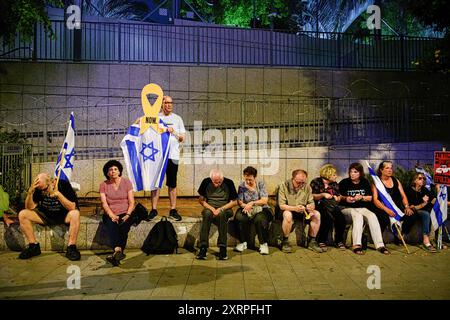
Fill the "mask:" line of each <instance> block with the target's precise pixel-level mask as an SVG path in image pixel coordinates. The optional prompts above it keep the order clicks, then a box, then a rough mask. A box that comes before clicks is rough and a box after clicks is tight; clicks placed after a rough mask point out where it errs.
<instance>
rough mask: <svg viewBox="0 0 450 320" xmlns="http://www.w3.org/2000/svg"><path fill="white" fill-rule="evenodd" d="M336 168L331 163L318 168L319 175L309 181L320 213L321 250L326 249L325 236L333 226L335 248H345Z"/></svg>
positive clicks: (326, 236) (343, 223)
mask: <svg viewBox="0 0 450 320" xmlns="http://www.w3.org/2000/svg"><path fill="white" fill-rule="evenodd" d="M336 173H337V170H336V168H335V167H334V166H333V165H332V164H326V165H324V166H323V167H322V168H320V177H317V178H315V179H314V180H312V181H311V188H312V192H313V198H314V201H315V202H316V208H317V210H318V211H319V212H320V215H321V217H322V218H321V224H320V229H319V233H318V235H317V241H318V242H319V246H320V247H321V248H322V250H323V251H326V250H327V245H326V242H327V238H328V234H329V233H330V231H331V230H332V229H333V224H334V228H335V235H334V242H335V245H336V247H337V248H339V249H341V250H345V249H346V248H345V244H344V231H345V225H346V221H345V217H344V215H343V213H342V212H341V209H340V208H339V206H338V204H339V201H341V194H340V192H339V185H338V184H337V182H336V178H337V174H336Z"/></svg>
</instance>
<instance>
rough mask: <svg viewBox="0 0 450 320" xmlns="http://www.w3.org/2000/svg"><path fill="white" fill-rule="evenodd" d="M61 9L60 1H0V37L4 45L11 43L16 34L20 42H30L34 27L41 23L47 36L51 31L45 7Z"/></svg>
mask: <svg viewBox="0 0 450 320" xmlns="http://www.w3.org/2000/svg"><path fill="white" fill-rule="evenodd" d="M47 5H52V6H55V7H62V5H63V4H62V2H61V0H47V1H45V0H2V1H0V37H1V38H3V41H4V42H6V43H9V44H11V43H13V42H14V39H15V37H16V34H17V33H20V35H21V39H22V41H25V42H30V41H31V39H32V37H33V34H34V26H35V24H36V23H41V24H42V25H43V26H44V28H45V31H46V32H47V33H48V34H49V36H53V35H54V33H53V30H52V28H51V23H50V20H49V18H48V15H47V12H46V7H47Z"/></svg>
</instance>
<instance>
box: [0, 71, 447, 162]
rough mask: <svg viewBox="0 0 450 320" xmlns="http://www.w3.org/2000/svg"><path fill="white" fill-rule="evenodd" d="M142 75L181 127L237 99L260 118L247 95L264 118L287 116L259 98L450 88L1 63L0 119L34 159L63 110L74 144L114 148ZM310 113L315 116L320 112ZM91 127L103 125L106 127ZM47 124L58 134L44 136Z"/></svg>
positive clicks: (216, 117) (438, 81)
mask: <svg viewBox="0 0 450 320" xmlns="http://www.w3.org/2000/svg"><path fill="white" fill-rule="evenodd" d="M150 82H154V83H157V84H159V85H160V86H161V87H162V89H163V90H164V93H165V94H170V95H172V96H173V98H174V101H175V112H176V113H178V114H180V115H181V116H182V117H183V119H184V121H185V124H186V126H192V125H193V122H194V121H195V120H202V121H203V123H204V124H208V123H209V124H210V125H219V124H221V123H225V124H228V123H230V121H231V122H233V123H235V124H239V122H240V121H242V120H241V108H242V105H241V103H242V101H243V100H245V101H247V106H248V108H249V109H248V111H249V112H248V114H247V115H246V122H247V123H249V124H251V123H261V121H262V120H261V119H262V118H261V113H255V112H253V113H252V110H250V109H251V108H250V107H251V103H250V102H252V101H254V100H258V101H260V102H261V101H262V102H261V103H260V105H258V107H260V108H263V109H264V121H272V120H273V119H274V118H275V119H281V120H283V121H290V120H289V115H290V113H289V112H287V111H286V112H287V113H286V112H285V113H286V114H284V113H282V112H281V111H280V108H281V107H280V106H277V105H274V104H271V103H266V102H264V101H268V100H270V99H281V101H284V102H286V101H289V99H290V98H293V97H299V96H300V97H303V98H304V99H316V98H319V97H327V98H357V99H365V98H367V99H370V98H373V99H380V98H381V99H389V98H405V97H419V98H427V97H436V96H444V95H448V94H449V93H450V77H448V76H444V75H439V74H431V73H430V74H428V73H420V72H397V71H395V72H394V71H357V70H325V69H305V68H276V67H272V68H270V67H266V68H263V67H233V66H204V67H203V66H190V65H184V66H175V65H150V64H117V63H116V64H108V63H101V64H100V63H92V64H90V63H44V62H40V63H39V62H36V63H35V62H1V63H0V126H2V127H5V128H7V129H10V130H11V129H17V130H19V131H21V132H29V133H33V135H34V136H35V137H32V138H30V141H31V143H32V144H33V145H34V148H35V153H36V150H38V148H39V150H38V152H39V153H41V154H43V156H42V160H41V159H37V161H47V160H46V159H50V158H49V157H47V156H46V155H47V154H49V155H51V153H52V152H53V156H55V155H57V152H59V149H60V147H61V145H62V141H63V139H64V135H65V131H66V128H67V124H66V123H67V119H68V115H69V113H70V111H74V112H75V113H76V128H77V130H78V131H81V130H84V131H85V132H84V133H83V135H80V136H78V137H77V147H78V148H91V149H96V148H99V147H108V148H114V147H116V148H117V147H118V145H119V143H120V140H121V136H120V135H119V134H116V135H115V134H113V133H111V131H113V132H114V130H119V129H121V130H124V129H126V128H127V127H128V125H129V124H130V123H131V122H133V121H134V119H136V118H137V117H138V116H141V115H142V113H143V112H142V108H141V102H140V94H141V89H142V87H143V86H145V85H146V84H148V83H150ZM195 101H198V102H195ZM256 104H257V103H256V102H255V106H256ZM280 104H281V103H280ZM311 105H312V106H316V108H315V109H314V110H315V111H314V112H307V113H308V115H311V114H312V113H314V114H315V113H316V112H319V113H320V112H321V111H319V110H321V109H320V108H319V107H318V106H317V104H315V103H311ZM324 106H325V107H326V104H325V105H324ZM322 107H323V106H322ZM426 107H427V106H426V105H425V108H426ZM258 110H260V109H258ZM305 110H306V109H305ZM252 117H253V118H252ZM277 117H278V118H277ZM316 118H317V119H319V118H320V119H321V115H316ZM302 119H303V118H302ZM308 119H309V118H307V119H306V121H309V120H308ZM96 130H97V131H99V130H100V131H101V130H110V131H109V133H107V134H106V133H98V132H96ZM48 131H56V132H58V133H57V134H54V135H53V136H49V135H47V132H48ZM308 134H309V133H308ZM314 134H316V135H317V133H315V131H314V130H313V131H312V132H311V135H314ZM310 141H320V142H321V141H323V138H318V139H315V138H314V137H311V140H310ZM41 149H42V150H41ZM79 150H80V149H79ZM98 157H100V156H98ZM98 157H95V158H98ZM101 157H105V156H104V155H103V156H101Z"/></svg>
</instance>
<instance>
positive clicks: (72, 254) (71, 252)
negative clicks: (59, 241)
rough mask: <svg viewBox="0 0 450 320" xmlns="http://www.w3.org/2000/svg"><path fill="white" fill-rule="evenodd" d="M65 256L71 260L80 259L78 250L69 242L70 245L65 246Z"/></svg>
mask: <svg viewBox="0 0 450 320" xmlns="http://www.w3.org/2000/svg"><path fill="white" fill-rule="evenodd" d="M66 258H67V259H69V260H71V261H77V260H80V258H81V254H80V251H78V249H77V246H76V245H74V244H71V245H70V246H68V247H67V252H66Z"/></svg>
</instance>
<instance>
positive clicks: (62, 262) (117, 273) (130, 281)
mask: <svg viewBox="0 0 450 320" xmlns="http://www.w3.org/2000/svg"><path fill="white" fill-rule="evenodd" d="M388 247H389V249H390V250H391V252H392V253H393V254H392V255H390V256H383V255H382V254H380V253H378V252H376V251H375V250H371V249H369V250H368V251H367V252H366V254H365V255H364V256H358V255H355V254H354V253H352V252H351V251H350V250H346V251H344V252H343V251H339V250H337V249H332V250H329V251H328V252H327V253H322V254H316V253H314V252H312V251H309V250H306V249H304V248H298V247H294V249H295V251H294V252H293V253H291V254H284V253H282V252H280V251H279V250H278V249H276V248H273V247H271V248H270V255H268V256H261V255H260V254H259V253H258V252H256V251H251V250H247V251H246V252H244V253H243V254H240V253H235V252H233V251H232V248H228V256H229V260H227V261H219V260H217V259H216V258H215V257H214V254H213V253H214V252H217V251H218V250H217V248H215V247H213V248H210V249H209V251H208V259H207V260H206V261H199V260H196V259H195V258H194V254H193V253H191V252H188V251H186V250H184V249H181V250H179V254H177V255H175V254H174V255H158V256H155V255H150V256H146V255H145V254H143V253H142V252H141V251H140V250H137V249H133V250H130V251H128V252H126V253H127V257H126V259H125V260H123V261H122V264H121V266H120V267H114V268H113V267H111V265H110V264H109V263H107V262H106V260H105V258H106V255H107V254H108V253H107V252H105V251H98V252H94V251H82V258H81V261H76V262H71V261H69V260H67V259H66V258H65V257H64V254H62V253H55V252H43V253H42V254H41V255H40V256H38V257H34V258H32V259H30V260H25V261H24V260H19V259H18V258H17V256H18V252H11V251H2V252H0V299H71V300H73V299H107V300H112V299H172V300H180V299H186V300H197V299H204V300H212V299H235V300H245V299H255V300H258V299H267V300H269V299H270V300H276V299H364V300H366V299H406V300H412V299H425V300H429V299H450V250H444V251H442V252H439V253H437V254H429V253H426V252H425V251H423V250H422V249H420V248H419V247H413V246H409V248H410V251H411V254H409V255H406V254H405V252H404V249H403V248H402V247H400V246H399V247H397V246H395V245H389V246H388ZM70 265H76V266H79V267H80V270H81V288H80V289H72V290H69V289H68V288H67V278H68V277H69V276H70V275H71V274H69V273H67V268H68V267H69V266H70ZM370 265H377V266H379V267H380V270H381V288H380V289H372V290H370V289H368V287H367V282H368V281H367V280H368V278H369V276H371V275H372V274H369V273H367V268H368V266H370ZM371 283H373V282H371Z"/></svg>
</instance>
